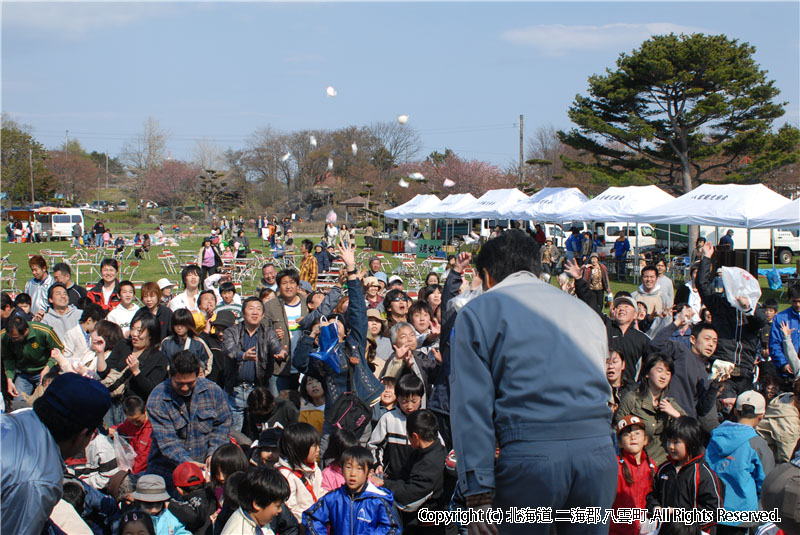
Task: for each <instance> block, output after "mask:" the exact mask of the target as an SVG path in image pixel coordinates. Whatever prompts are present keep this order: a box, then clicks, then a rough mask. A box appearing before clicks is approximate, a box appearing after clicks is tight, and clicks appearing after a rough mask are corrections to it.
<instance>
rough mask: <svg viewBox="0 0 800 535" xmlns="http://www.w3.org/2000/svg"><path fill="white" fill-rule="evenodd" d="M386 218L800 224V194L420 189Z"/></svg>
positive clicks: (712, 188)
mask: <svg viewBox="0 0 800 535" xmlns="http://www.w3.org/2000/svg"><path fill="white" fill-rule="evenodd" d="M384 215H385V217H387V218H388V219H399V220H402V219H517V220H530V221H539V222H548V223H563V222H569V221H620V222H628V223H662V224H669V225H710V226H717V227H741V228H748V229H754V228H789V229H792V228H797V227H800V199H796V200H794V201H792V200H790V199H787V198H786V197H784V196H782V195H780V194H778V193H776V192H774V191H772V190H771V189H769V188H767V187H766V186H764V185H763V184H752V185H743V184H702V185H700V186H698V187H697V188H695V189H694V190H692V191H691V192H689V193H686V194H684V195H682V196H680V197H677V198H675V197H673V196H672V195H670V194H669V193H667V192H665V191H663V190H662V189H660V188H659V187H657V186H627V187H610V188H608V189H607V190H606V191H604V192H603V193H601V194H600V195H598V196H596V197H594V198H593V199H591V200H590V199H589V198H588V197H587V196H586V195H584V194H583V193H582V192H581V191H580V190H579V189H577V188H544V189H543V190H541V191H539V192H537V193H535V194H534V195H532V196H530V197H528V196H527V195H525V194H524V193H522V192H521V191H519V190H518V189H499V190H491V191H488V192H486V193H485V194H484V195H482V196H481V197H480V198H477V199H476V198H475V197H474V196H472V195H470V194H469V193H458V194H453V195H449V196H448V197H446V198H444V199H439V198H438V197H436V196H435V195H422V194H420V195H417V196H416V197H414V198H413V199H411V200H410V201H408V202H407V203H405V204H403V205H401V206H397V207H395V208H392V209H391V210H387V211H386V212H384Z"/></svg>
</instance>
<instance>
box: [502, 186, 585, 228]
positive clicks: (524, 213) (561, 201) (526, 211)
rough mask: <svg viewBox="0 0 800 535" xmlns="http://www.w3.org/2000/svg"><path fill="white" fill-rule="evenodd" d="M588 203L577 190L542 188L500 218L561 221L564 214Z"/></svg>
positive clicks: (503, 213) (506, 211) (504, 212)
mask: <svg viewBox="0 0 800 535" xmlns="http://www.w3.org/2000/svg"><path fill="white" fill-rule="evenodd" d="M588 201H589V197H587V196H586V195H584V194H583V193H582V192H581V190H579V189H578V188H544V189H542V190H541V191H537V192H536V193H534V194H533V195H531V196H530V197H529V198H527V199H523V200H521V201H519V202H518V203H516V204H515V205H513V206H511V207H510V208H508V209H507V210H505V211H503V212H502V213H501V218H503V219H526V220H531V221H562V219H561V215H562V214H563V213H564V212H569V211H572V210H577V209H578V208H579V207H580V206H581V205H583V204H584V203H586V202H588Z"/></svg>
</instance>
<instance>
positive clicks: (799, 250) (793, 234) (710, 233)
mask: <svg viewBox="0 0 800 535" xmlns="http://www.w3.org/2000/svg"><path fill="white" fill-rule="evenodd" d="M728 230H732V231H733V249H734V250H735V251H746V250H747V229H746V228H741V227H719V233H717V228H716V227H709V226H701V227H700V235H701V236H703V237H704V238H705V239H706V241H710V242H711V243H713V244H714V245H716V244H717V243H719V238H722V237H723V236H724V235H725V233H727V232H728ZM770 232H773V234H772V240H773V243H774V246H775V262H777V263H778V264H791V263H792V256H793V255H800V236H798V230H796V229H795V230H787V229H773V230H772V231H770V229H751V230H750V252H751V253H752V254H754V255H756V254H757V255H758V256H759V257H760V258H770V257H771V249H770Z"/></svg>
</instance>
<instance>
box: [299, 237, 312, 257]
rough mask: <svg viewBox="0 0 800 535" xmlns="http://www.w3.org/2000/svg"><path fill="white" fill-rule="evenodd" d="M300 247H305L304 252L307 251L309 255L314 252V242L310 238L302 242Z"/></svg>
mask: <svg viewBox="0 0 800 535" xmlns="http://www.w3.org/2000/svg"><path fill="white" fill-rule="evenodd" d="M300 245H302V246H303V250H304V251H307V252H309V253H310V252H311V251H313V250H314V242H312V241H311V240H309V239H308V238H306V239H305V240H303V241H302V242H300Z"/></svg>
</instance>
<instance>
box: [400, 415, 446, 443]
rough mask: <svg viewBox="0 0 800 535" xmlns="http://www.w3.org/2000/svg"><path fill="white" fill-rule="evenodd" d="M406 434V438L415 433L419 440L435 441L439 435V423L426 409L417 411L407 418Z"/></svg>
mask: <svg viewBox="0 0 800 535" xmlns="http://www.w3.org/2000/svg"><path fill="white" fill-rule="evenodd" d="M406 433H407V434H408V436H411V434H412V433H416V434H417V435H419V438H421V439H422V440H424V441H426V442H428V441H431V440H436V437H437V435H438V434H439V423H438V422H437V421H436V416H434V415H433V413H432V412H431V411H429V410H426V409H422V410H418V411H416V412H412V413H411V414H409V415H408V416H407V419H406Z"/></svg>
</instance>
